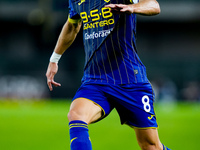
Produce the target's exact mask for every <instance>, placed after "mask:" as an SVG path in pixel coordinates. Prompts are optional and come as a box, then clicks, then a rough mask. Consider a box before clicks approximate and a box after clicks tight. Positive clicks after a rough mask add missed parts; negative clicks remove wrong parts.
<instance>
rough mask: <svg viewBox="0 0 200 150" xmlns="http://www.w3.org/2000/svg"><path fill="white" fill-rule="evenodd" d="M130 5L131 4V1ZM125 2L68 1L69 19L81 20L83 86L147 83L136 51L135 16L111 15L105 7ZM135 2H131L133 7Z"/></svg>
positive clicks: (125, 0) (108, 0) (98, 0)
mask: <svg viewBox="0 0 200 150" xmlns="http://www.w3.org/2000/svg"><path fill="white" fill-rule="evenodd" d="M131 2H132V1H131ZM131 2H130V1H128V0H69V18H70V19H82V23H83V43H84V49H85V67H84V76H83V78H82V81H83V82H106V83H111V84H130V83H138V82H148V79H147V76H146V68H145V66H144V65H143V64H142V62H141V60H140V58H139V57H138V54H137V50H136V15H135V14H114V13H111V12H110V8H106V7H105V5H107V4H110V3H111V4H130V3H131ZM135 2H137V0H134V1H133V2H132V3H135Z"/></svg>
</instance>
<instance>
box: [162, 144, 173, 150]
mask: <svg viewBox="0 0 200 150" xmlns="http://www.w3.org/2000/svg"><path fill="white" fill-rule="evenodd" d="M163 150H171V149H169V148H167V147H166V146H165V145H163Z"/></svg>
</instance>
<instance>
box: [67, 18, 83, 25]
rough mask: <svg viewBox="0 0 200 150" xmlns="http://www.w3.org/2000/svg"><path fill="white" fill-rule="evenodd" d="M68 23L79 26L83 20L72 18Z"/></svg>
mask: <svg viewBox="0 0 200 150" xmlns="http://www.w3.org/2000/svg"><path fill="white" fill-rule="evenodd" d="M68 21H69V22H70V23H73V24H77V23H79V22H80V21H81V19H71V18H70V17H68Z"/></svg>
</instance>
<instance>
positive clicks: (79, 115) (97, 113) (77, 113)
mask: <svg viewBox="0 0 200 150" xmlns="http://www.w3.org/2000/svg"><path fill="white" fill-rule="evenodd" d="M101 116H102V109H101V108H100V107H99V106H98V105H96V104H95V103H94V102H93V101H90V100H88V99H86V98H77V99H75V100H73V101H72V103H71V106H70V111H69V113H68V119H69V121H72V120H82V121H85V122H86V123H88V124H90V123H91V122H94V121H96V120H98V119H99V118H100V117H101Z"/></svg>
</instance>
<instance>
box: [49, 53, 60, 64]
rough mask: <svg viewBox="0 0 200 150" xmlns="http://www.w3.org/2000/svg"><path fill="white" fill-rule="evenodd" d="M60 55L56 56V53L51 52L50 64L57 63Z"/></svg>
mask: <svg viewBox="0 0 200 150" xmlns="http://www.w3.org/2000/svg"><path fill="white" fill-rule="evenodd" d="M61 56H62V55H60V54H57V53H56V52H53V54H52V55H51V58H50V62H54V63H58V61H59V60H60V58H61Z"/></svg>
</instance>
